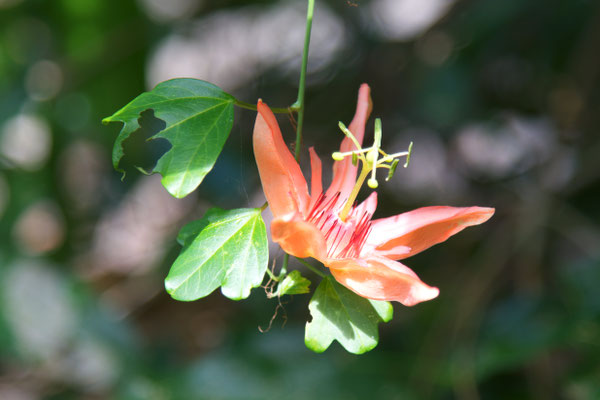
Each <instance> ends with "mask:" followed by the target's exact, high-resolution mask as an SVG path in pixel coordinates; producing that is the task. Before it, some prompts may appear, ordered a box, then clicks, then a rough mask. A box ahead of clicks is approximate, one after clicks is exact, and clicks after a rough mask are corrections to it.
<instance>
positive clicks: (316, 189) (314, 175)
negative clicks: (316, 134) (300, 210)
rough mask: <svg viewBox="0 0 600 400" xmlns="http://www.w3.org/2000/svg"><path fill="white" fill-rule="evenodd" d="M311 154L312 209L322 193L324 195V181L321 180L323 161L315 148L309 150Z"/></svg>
mask: <svg viewBox="0 0 600 400" xmlns="http://www.w3.org/2000/svg"><path fill="white" fill-rule="evenodd" d="M308 152H309V153H310V207H309V208H310V209H312V208H313V206H314V205H315V203H316V202H317V200H318V199H319V197H320V196H321V193H323V181H322V179H321V159H320V158H319V156H318V155H317V153H316V152H315V148H314V147H310V148H309V149H308Z"/></svg>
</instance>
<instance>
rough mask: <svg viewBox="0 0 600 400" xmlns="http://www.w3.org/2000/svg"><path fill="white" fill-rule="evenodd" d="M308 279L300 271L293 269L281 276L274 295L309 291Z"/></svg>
mask: <svg viewBox="0 0 600 400" xmlns="http://www.w3.org/2000/svg"><path fill="white" fill-rule="evenodd" d="M309 286H310V281H309V280H308V279H306V278H305V277H303V276H302V275H301V274H300V271H298V270H293V271H292V272H290V273H289V274H287V275H286V276H285V278H283V280H282V281H281V282H279V285H277V291H276V292H275V294H274V296H283V295H284V294H289V295H292V294H304V293H308V292H310V289H309Z"/></svg>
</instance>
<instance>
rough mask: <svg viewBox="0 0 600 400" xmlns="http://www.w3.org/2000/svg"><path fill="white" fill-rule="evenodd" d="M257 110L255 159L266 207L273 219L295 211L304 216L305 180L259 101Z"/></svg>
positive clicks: (275, 126)
mask: <svg viewBox="0 0 600 400" xmlns="http://www.w3.org/2000/svg"><path fill="white" fill-rule="evenodd" d="M257 108H258V115H257V116H256V123H255V125H254V134H253V144H254V157H255V158H256V164H257V165H258V172H259V174H260V181H261V182H262V187H263V190H264V192H265V196H266V197H267V201H268V202H269V207H271V211H272V212H273V215H274V216H275V217H277V216H280V215H285V214H289V213H290V212H297V211H299V212H301V213H302V214H303V215H304V214H305V213H306V209H307V207H308V203H309V197H308V187H307V185H306V179H304V175H302V171H301V170H300V166H299V165H298V163H297V162H296V160H295V159H294V156H292V153H290V151H289V150H288V148H287V146H286V145H285V142H284V141H283V137H282V136H281V130H280V129H279V125H278V124H277V120H276V119H275V115H273V112H272V111H271V109H270V108H269V106H267V105H266V104H265V103H263V102H262V101H261V100H259V101H258V104H257Z"/></svg>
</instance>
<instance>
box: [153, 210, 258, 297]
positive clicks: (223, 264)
mask: <svg viewBox="0 0 600 400" xmlns="http://www.w3.org/2000/svg"><path fill="white" fill-rule="evenodd" d="M260 213H261V210H260V209H259V208H251V209H247V208H246V209H237V210H221V209H219V208H212V209H210V210H208V212H207V213H206V214H205V215H204V217H203V218H202V219H200V220H198V221H194V222H190V223H189V224H187V225H186V226H184V227H183V228H182V229H181V231H180V233H179V236H178V238H177V239H178V241H179V242H180V243H182V244H183V249H182V250H181V253H180V254H179V256H178V257H177V259H176V260H175V263H173V266H172V267H171V270H170V271H169V274H168V276H167V278H166V279H165V287H166V289H167V292H169V294H170V295H171V296H172V297H173V298H174V299H176V300H181V301H192V300H197V299H199V298H202V297H205V296H208V295H209V294H210V293H212V292H213V291H214V290H215V289H216V288H218V287H219V286H221V292H222V293H223V295H225V296H227V297H229V298H230V299H233V300H240V299H245V298H246V297H248V296H249V295H250V290H251V289H252V288H255V287H257V286H258V285H260V284H261V282H262V281H263V277H264V274H265V271H266V270H267V266H268V262H269V248H268V243H267V231H266V229H265V223H264V222H263V220H262V217H261V214H260Z"/></svg>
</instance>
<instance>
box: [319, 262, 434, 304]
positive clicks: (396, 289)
mask: <svg viewBox="0 0 600 400" xmlns="http://www.w3.org/2000/svg"><path fill="white" fill-rule="evenodd" d="M326 265H327V266H328V267H329V269H330V270H331V273H332V274H333V276H334V277H335V279H336V280H337V281H338V282H339V283H341V284H342V285H344V286H346V287H347V288H348V289H350V290H352V291H353V292H354V293H356V294H358V295H359V296H362V297H366V298H367V299H372V300H389V301H397V302H400V303H402V304H404V305H405V306H414V305H415V304H418V303H420V302H422V301H427V300H431V299H434V298H436V297H437V296H438V294H439V293H440V291H439V289H438V288H435V287H431V286H429V285H427V284H425V283H424V282H423V281H421V280H420V279H419V277H418V276H417V275H416V274H415V273H414V272H413V270H411V269H410V268H408V267H407V266H405V265H402V264H400V263H399V262H397V261H393V260H390V259H387V258H385V257H377V256H374V257H371V258H367V259H364V260H360V259H344V260H333V261H330V260H328V261H327V263H326Z"/></svg>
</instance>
